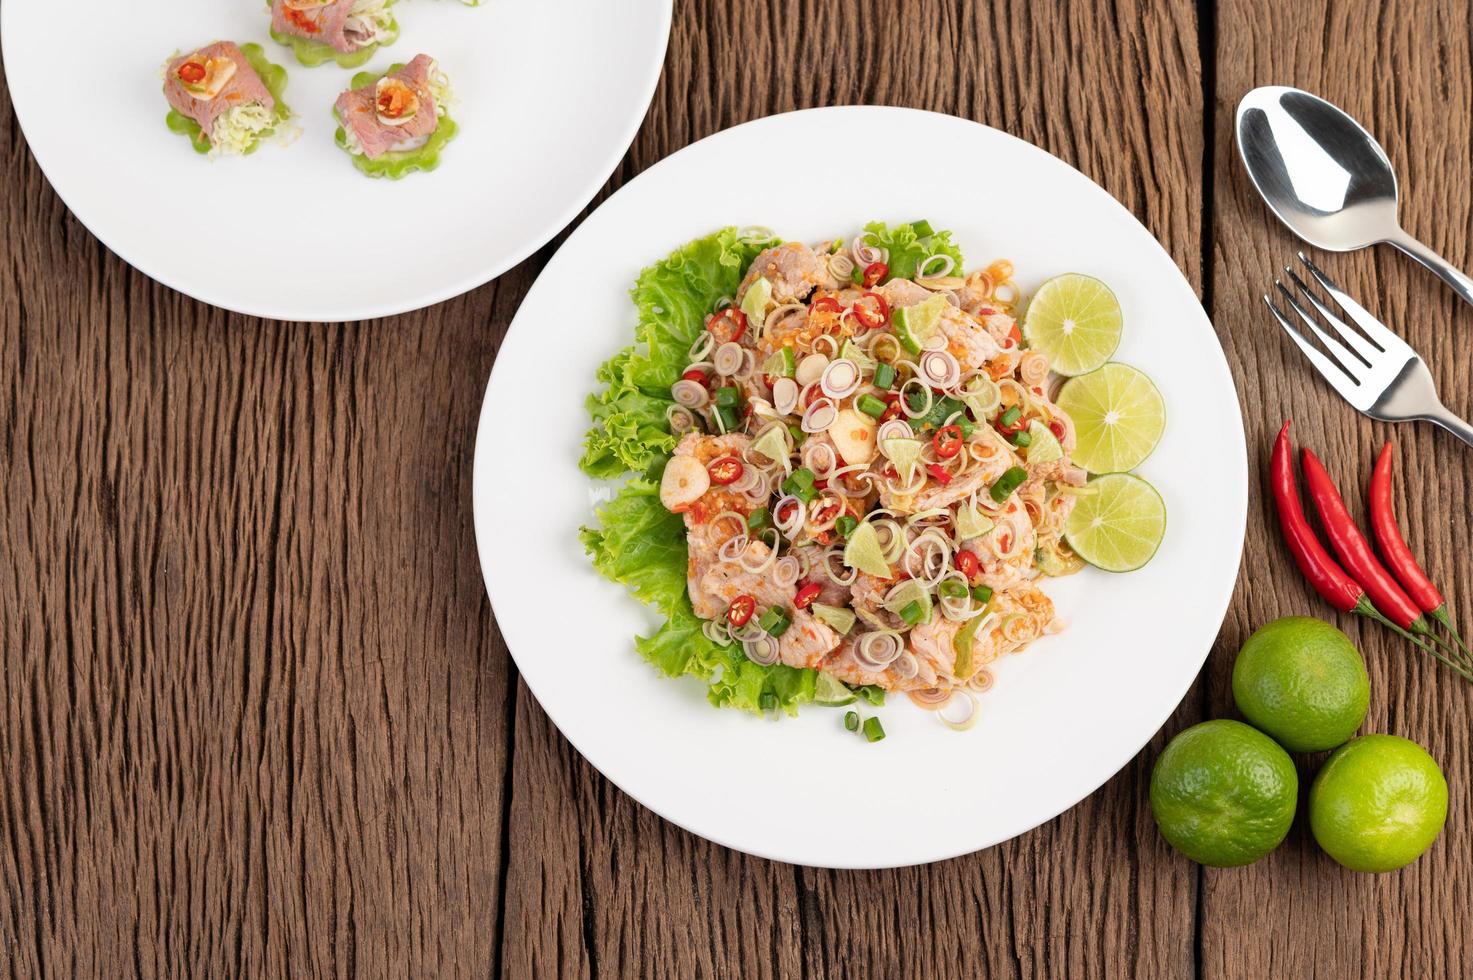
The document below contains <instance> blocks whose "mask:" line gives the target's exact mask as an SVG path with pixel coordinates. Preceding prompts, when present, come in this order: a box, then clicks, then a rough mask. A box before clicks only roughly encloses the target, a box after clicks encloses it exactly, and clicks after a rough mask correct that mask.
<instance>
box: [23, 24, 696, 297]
mask: <svg viewBox="0 0 1473 980" xmlns="http://www.w3.org/2000/svg"><path fill="white" fill-rule="evenodd" d="M21 2H23V0H6V2H5V3H3V4H0V63H3V64H4V66H5V77H6V82H7V84H6V90H7V92H8V94H9V99H10V105H11V107H12V111H14V113H15V121H16V124H17V125H18V126H19V128H20V132H21V140H22V142H23V143H24V145H25V148H26V150H27V151H28V152H29V153H30V155H31V157H32V158H33V159H34V160H35V161H36V166H37V168H38V169H40V171H41V175H42V176H43V177H44V178H45V179H46V185H47V186H48V187H50V188H51V191H52V193H54V194H55V195H56V196H57V198H58V199H60V201H61V203H62V204H63V205H64V206H65V207H66V209H67V213H68V214H70V215H71V216H72V217H73V218H75V219H76V221H77V223H78V224H80V225H81V226H82V227H83V228H85V229H86V230H87V233H88V234H89V235H91V236H92V237H93V238H95V239H96V240H97V241H99V242H101V243H102V245H103V247H104V248H106V249H107V250H108V251H109V252H111V253H113V254H114V255H116V256H117V257H118V258H120V259H122V260H123V262H125V263H126V264H127V265H128V266H129V268H132V269H134V270H136V271H137V272H139V273H140V274H142V275H143V276H145V277H146V278H148V279H151V280H153V281H154V282H156V283H159V284H160V285H162V286H164V287H166V288H168V289H171V290H173V291H174V292H176V293H179V294H180V295H182V296H187V297H188V298H189V299H192V300H194V301H195V302H199V303H204V304H205V305H206V306H210V307H214V308H215V309H220V310H225V311H226V312H229V313H236V314H239V315H241V316H248V317H256V318H258V319H262V320H277V321H280V322H283V323H355V322H359V321H362V320H379V319H385V318H388V317H394V316H399V315H401V314H405V313H413V312H416V311H418V310H423V309H427V308H429V307H431V306H436V305H438V304H440V303H444V302H447V301H449V300H452V299H455V298H457V297H460V296H463V295H465V294H466V293H469V292H472V291H473V290H476V289H479V288H481V287H482V286H484V285H486V284H487V283H488V282H491V281H492V280H493V279H497V278H499V277H500V276H502V275H504V274H505V273H507V272H508V271H510V270H511V269H513V268H515V267H516V266H518V265H520V264H521V263H522V262H524V261H526V259H527V258H528V256H530V255H532V254H533V253H535V252H536V251H537V250H538V249H540V248H542V247H543V246H544V245H546V244H547V243H548V242H550V241H552V240H553V239H554V238H556V237H557V236H558V234H559V233H560V232H562V231H564V230H565V229H566V228H567V227H568V225H569V224H571V223H572V222H573V221H574V220H575V219H576V218H577V217H578V213H579V212H580V211H582V210H583V209H584V208H585V207H587V206H588V203H589V202H590V201H592V200H593V199H594V198H595V197H596V196H597V195H598V192H599V191H600V190H601V189H602V188H603V187H604V185H605V184H607V183H608V181H609V178H610V177H611V176H613V173H614V171H615V170H616V169H617V168H618V166H619V163H620V161H622V160H623V159H624V157H625V155H626V154H628V153H629V148H630V147H631V146H633V145H634V141H635V139H636V138H637V137H638V136H639V131H640V130H641V129H642V128H644V121H645V118H646V117H647V116H648V115H649V111H650V106H651V105H652V104H653V103H654V98H655V91H656V90H657V89H658V88H659V84H660V79H661V78H662V77H663V76H664V73H665V57H666V55H667V54H668V53H669V50H670V31H671V28H672V25H673V22H674V13H675V0H652V2H656V3H659V4H660V11H659V19H660V26H661V28H662V30H661V32H660V41H659V43H658V45H657V48H658V55H657V57H654V58H652V59H651V64H650V66H649V68H648V69H647V71H646V78H645V79H644V81H643V83H642V84H643V86H644V97H643V99H641V100H638V101H637V102H636V103H635V104H636V105H637V107H638V111H634V110H633V109H631V112H630V118H629V120H628V121H627V122H626V125H625V126H624V135H622V136H621V137H620V142H619V144H618V148H617V149H616V150H614V151H613V152H612V159H611V160H609V161H608V162H607V164H606V165H600V166H599V167H598V168H596V169H595V171H594V174H595V177H593V178H590V181H589V183H588V185H587V186H586V187H582V188H580V189H579V191H578V192H577V193H576V194H573V195H569V197H568V200H567V203H566V204H565V206H564V207H563V208H561V209H560V210H559V211H558V212H557V213H556V215H555V216H554V217H553V218H550V219H549V221H548V223H547V225H546V226H544V227H539V229H538V230H537V231H536V233H535V234H533V235H531V236H530V237H529V238H528V239H527V241H526V242H525V244H524V245H522V246H518V247H517V248H515V249H512V250H511V251H510V252H508V253H507V256H506V257H505V258H504V259H502V260H500V261H498V262H493V263H490V264H489V265H487V266H486V269H488V270H490V271H489V272H478V273H474V274H472V275H471V276H470V277H469V280H471V281H462V282H459V283H457V284H453V285H450V286H446V287H442V288H440V289H437V290H432V291H430V292H428V293H424V294H422V296H421V298H420V299H415V300H410V301H408V302H407V303H388V304H384V305H382V306H367V307H353V308H347V309H345V311H344V312H343V313H341V314H334V315H333V316H331V317H327V318H312V319H302V318H301V317H299V316H295V315H293V314H292V313H291V311H290V310H288V309H282V308H274V307H272V306H271V305H270V302H269V300H267V301H265V302H263V303H261V304H260V305H258V306H256V307H255V308H253V309H246V308H244V307H243V306H237V305H235V304H233V303H231V304H225V303H220V302H217V301H215V300H213V299H210V298H208V297H206V296H204V295H200V294H197V293H195V292H193V291H191V290H189V289H185V288H184V287H182V286H180V285H179V284H178V283H177V282H175V281H174V280H173V277H166V276H164V275H158V274H156V273H154V272H152V271H149V270H146V269H144V268H143V267H142V266H140V265H138V264H137V263H136V262H134V261H133V259H132V258H130V257H129V256H128V254H127V253H126V252H124V251H123V250H122V249H120V248H118V247H117V245H116V244H114V243H113V242H112V241H109V240H108V239H107V238H105V237H103V236H102V235H100V234H98V232H97V231H96V230H95V229H94V228H93V227H92V226H91V225H90V224H89V223H88V222H87V221H86V219H84V218H83V217H82V215H81V214H79V213H78V212H77V210H76V209H75V208H73V207H72V203H71V201H70V200H68V199H67V195H66V193H64V192H63V191H62V189H61V188H60V187H58V186H57V185H56V183H55V181H53V180H52V179H51V173H50V171H48V169H47V166H46V162H45V160H43V154H41V153H39V152H37V150H36V147H35V146H34V145H33V144H32V142H31V138H30V136H29V135H27V124H26V120H27V119H28V118H30V116H29V115H28V113H29V111H30V110H29V109H28V108H26V109H23V108H22V103H21V102H18V101H16V98H15V85H14V83H13V82H11V81H10V78H11V73H10V63H11V59H10V46H11V43H12V42H11V41H10V37H11V35H12V33H13V32H12V31H10V30H9V29H8V28H9V24H10V20H11V17H12V14H10V13H9V11H11V10H12V9H13V8H14V7H15V6H16V5H17V4H19V3H21ZM598 175H601V176H598Z"/></svg>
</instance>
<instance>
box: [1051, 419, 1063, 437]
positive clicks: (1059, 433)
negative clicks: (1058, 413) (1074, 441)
mask: <svg viewBox="0 0 1473 980" xmlns="http://www.w3.org/2000/svg"><path fill="white" fill-rule="evenodd" d="M1048 430H1049V431H1050V432H1052V433H1053V434H1054V438H1055V439H1059V440H1062V439H1063V438H1064V431H1065V430H1064V423H1063V422H1060V421H1059V420H1058V419H1049V423H1048Z"/></svg>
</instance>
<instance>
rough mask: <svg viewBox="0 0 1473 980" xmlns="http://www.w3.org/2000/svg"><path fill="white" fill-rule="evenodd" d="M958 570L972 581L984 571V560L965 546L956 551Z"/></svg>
mask: <svg viewBox="0 0 1473 980" xmlns="http://www.w3.org/2000/svg"><path fill="white" fill-rule="evenodd" d="M956 570H957V571H959V572H961V573H962V574H963V575H965V576H966V577H967V581H968V582H970V581H972V579H974V578H976V577H977V576H978V575H979V574H981V572H982V562H981V561H980V560H979V559H978V558H977V556H976V555H975V554H974V553H972V552H970V551H967V550H966V549H965V548H963V549H962V550H961V551H958V552H957V553H956Z"/></svg>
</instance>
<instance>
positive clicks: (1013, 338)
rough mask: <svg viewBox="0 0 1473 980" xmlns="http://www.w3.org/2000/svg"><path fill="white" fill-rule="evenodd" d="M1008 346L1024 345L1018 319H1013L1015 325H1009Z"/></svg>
mask: <svg viewBox="0 0 1473 980" xmlns="http://www.w3.org/2000/svg"><path fill="white" fill-rule="evenodd" d="M1008 346H1009V347H1022V346H1023V334H1022V333H1021V332H1020V331H1019V330H1018V321H1017V320H1014V321H1013V325H1012V326H1011V327H1008Z"/></svg>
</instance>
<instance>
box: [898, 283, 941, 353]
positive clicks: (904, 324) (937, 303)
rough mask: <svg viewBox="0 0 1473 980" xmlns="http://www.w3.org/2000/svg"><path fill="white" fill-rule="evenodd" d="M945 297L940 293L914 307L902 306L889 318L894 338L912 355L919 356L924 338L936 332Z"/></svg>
mask: <svg viewBox="0 0 1473 980" xmlns="http://www.w3.org/2000/svg"><path fill="white" fill-rule="evenodd" d="M946 306H947V303H946V297H945V296H942V295H941V294H940V293H936V294H934V295H932V296H931V297H930V298H929V299H925V300H922V301H921V302H919V303H917V304H916V305H915V306H902V307H901V308H900V309H898V310H896V311H895V313H894V314H893V315H892V317H891V322H892V323H893V324H894V325H895V336H896V337H898V338H899V339H900V343H901V344H902V345H904V347H905V349H906V350H908V351H910V352H911V353H912V354H919V353H920V352H921V349H922V347H923V346H924V345H925V343H926V338H927V337H929V336H931V334H933V333H935V332H936V324H937V323H939V322H940V321H941V311H942V310H944V309H946Z"/></svg>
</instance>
